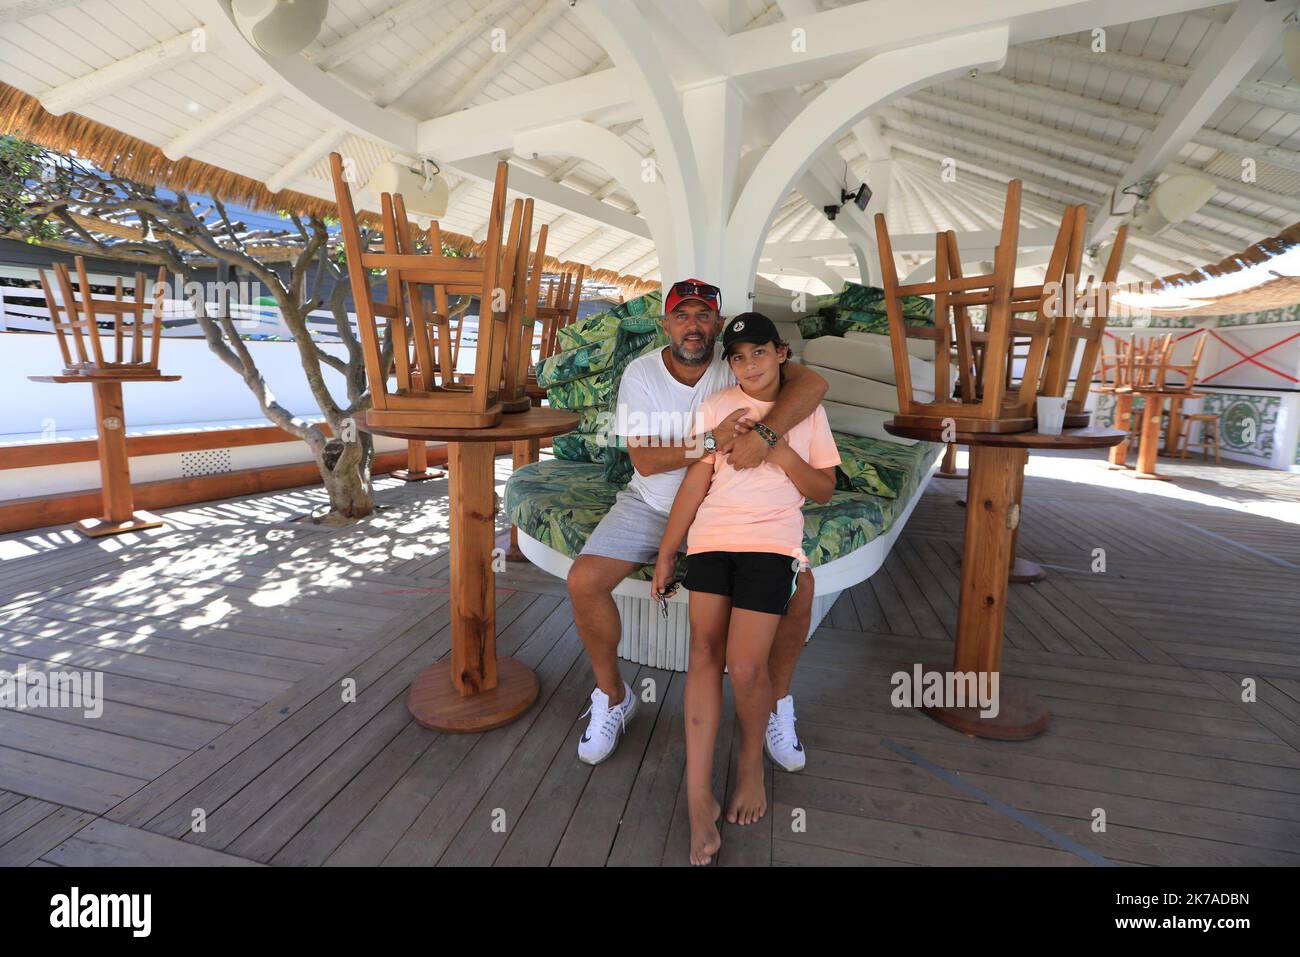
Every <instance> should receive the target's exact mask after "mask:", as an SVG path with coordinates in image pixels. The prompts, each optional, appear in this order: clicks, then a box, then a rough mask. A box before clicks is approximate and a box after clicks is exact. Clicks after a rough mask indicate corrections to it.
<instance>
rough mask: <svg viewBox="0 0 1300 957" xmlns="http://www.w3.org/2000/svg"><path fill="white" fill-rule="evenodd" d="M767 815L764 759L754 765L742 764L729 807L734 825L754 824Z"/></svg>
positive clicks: (728, 816) (728, 818)
mask: <svg viewBox="0 0 1300 957" xmlns="http://www.w3.org/2000/svg"><path fill="white" fill-rule="evenodd" d="M766 813H767V789H766V788H765V787H764V786H763V759H762V758H761V757H760V758H759V759H758V761H756V762H755V763H754V764H753V765H751V766H747V765H746V764H744V763H742V764H741V765H740V767H739V768H737V770H736V791H735V793H734V794H733V795H732V796H731V802H730V804H729V805H728V806H727V820H728V821H730V822H731V823H732V824H753V823H754V822H755V821H757V820H758V819H759V818H761V817H762V816H763V815H764V814H766Z"/></svg>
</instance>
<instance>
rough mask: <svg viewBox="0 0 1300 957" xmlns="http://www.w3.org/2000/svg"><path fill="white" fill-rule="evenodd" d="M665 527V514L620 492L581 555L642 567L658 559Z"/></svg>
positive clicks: (638, 498)
mask: <svg viewBox="0 0 1300 957" xmlns="http://www.w3.org/2000/svg"><path fill="white" fill-rule="evenodd" d="M667 527H668V516H667V515H665V514H664V513H663V512H661V511H659V510H658V509H656V508H652V507H651V506H650V505H648V504H647V503H646V501H645V499H643V498H642V497H641V496H640V495H637V494H636V492H632V491H629V490H627V489H623V490H622V491H621V492H619V493H618V496H617V497H616V498H615V499H614V504H613V505H612V506H611V507H610V510H609V511H608V512H606V513H605V517H604V518H602V519H601V520H600V524H599V525H597V526H596V528H595V530H594V531H593V532H592V533H591V537H590V538H588V539H587V544H585V545H584V546H582V552H581V554H583V555H602V556H604V557H605V558H617V559H621V560H622V561H625V562H637V563H638V564H641V565H645V564H648V563H650V562H653V561H654V560H655V559H657V558H658V557H659V543H660V542H661V541H662V540H663V537H664V529H665V528H667ZM678 550H679V551H680V550H681V549H678Z"/></svg>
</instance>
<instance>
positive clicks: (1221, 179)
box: [883, 107, 1300, 242]
mask: <svg viewBox="0 0 1300 957" xmlns="http://www.w3.org/2000/svg"><path fill="white" fill-rule="evenodd" d="M883 115H884V116H885V121H886V123H887V124H888V125H889V126H890V127H892V128H894V129H898V130H900V131H903V132H905V133H907V134H908V135H909V136H911V137H913V138H916V137H919V138H920V139H921V140H922V141H929V142H930V143H931V144H933V145H932V149H933V150H935V151H937V152H939V153H940V155H945V154H944V151H950V147H949V146H947V145H945V144H944V143H942V142H941V140H942V139H943V138H950V139H954V140H957V141H960V142H965V143H970V144H973V145H975V146H977V147H979V148H981V149H984V150H988V151H990V152H992V153H994V154H996V155H997V156H998V159H997V160H985V159H981V160H975V161H974V162H976V164H977V165H979V166H982V167H983V168H985V169H995V168H997V167H1000V166H1003V167H1005V166H1008V159H1007V157H1014V158H1016V159H1018V160H1020V161H1021V163H1022V164H1023V163H1029V164H1033V165H1035V166H1038V167H1043V168H1044V169H1034V170H1032V172H1030V173H1029V174H1028V175H1027V176H1021V175H1020V174H1019V173H1017V176H1020V178H1023V179H1025V181H1026V182H1029V179H1030V178H1031V177H1032V178H1033V179H1034V180H1035V181H1036V182H1039V183H1059V185H1056V186H1054V187H1053V188H1054V189H1057V190H1058V191H1060V192H1062V193H1074V194H1075V195H1076V196H1077V195H1080V192H1079V191H1080V190H1085V189H1089V188H1086V187H1080V186H1078V185H1077V184H1075V183H1071V182H1068V181H1064V180H1057V175H1058V174H1059V173H1068V174H1070V175H1072V176H1077V177H1078V178H1080V179H1084V180H1087V181H1088V182H1090V183H1097V184H1099V185H1100V186H1102V187H1103V189H1105V188H1108V187H1109V185H1110V184H1113V182H1114V177H1115V175H1116V174H1114V173H1112V172H1109V171H1107V170H1102V169H1098V168H1096V167H1091V166H1086V165H1083V164H1080V163H1074V162H1072V161H1070V160H1065V159H1061V158H1060V157H1057V156H1053V155H1051V154H1050V153H1043V152H1040V151H1038V150H1035V149H1030V148H1029V147H1025V146H1021V145H1019V144H1016V143H1012V142H1010V141H1009V140H1003V139H997V138H995V137H991V136H986V135H984V134H982V133H976V132H974V131H972V130H967V129H964V128H960V127H955V126H948V125H946V124H943V123H938V122H935V121H934V120H927V119H924V118H922V117H919V116H914V115H913V114H910V113H906V112H905V111H903V110H899V109H897V108H894V107H886V108H885V110H884V111H883ZM1134 162H1136V160H1135V161H1134ZM1020 169H1022V170H1024V169H1026V167H1025V166H1023V165H1021V167H1020ZM1165 172H1167V173H1169V174H1174V173H1188V174H1194V175H1196V176H1200V177H1203V178H1205V179H1207V180H1210V181H1211V182H1213V183H1214V185H1215V186H1216V187H1217V188H1218V189H1220V190H1221V191H1223V192H1225V193H1228V194H1230V195H1232V196H1237V197H1239V198H1241V199H1247V200H1251V201H1254V202H1260V203H1265V204H1268V205H1272V206H1280V207H1283V208H1285V209H1293V210H1300V200H1297V199H1296V198H1294V197H1289V196H1285V195H1282V194H1280V193H1273V192H1272V191H1271V190H1264V189H1262V188H1261V187H1259V186H1255V185H1252V184H1249V183H1240V182H1238V181H1237V180H1234V179H1229V178H1227V177H1225V176H1218V175H1216V174H1214V173H1209V172H1206V171H1204V170H1198V169H1194V168H1192V167H1190V166H1185V165H1183V164H1181V163H1168V164H1167V165H1166V167H1165ZM1121 182H1124V181H1123V180H1121ZM1074 201H1075V202H1087V203H1092V204H1098V205H1105V204H1106V203H1107V199H1106V197H1105V196H1104V195H1103V197H1102V198H1101V199H1097V198H1086V197H1085V198H1082V199H1075V200H1074ZM1200 214H1201V215H1203V216H1209V217H1213V218H1216V219H1221V220H1222V221H1224V222H1228V223H1233V224H1234V225H1239V226H1241V227H1242V228H1244V229H1250V230H1257V231H1260V232H1263V233H1264V234H1265V235H1272V233H1273V232H1276V231H1277V230H1278V229H1280V228H1281V226H1280V225H1279V224H1276V223H1271V222H1269V221H1268V220H1264V219H1260V218H1258V217H1253V216H1246V215H1245V214H1242V213H1238V212H1236V211H1235V210H1231V209H1228V208H1226V207H1224V206H1218V205H1213V204H1207V205H1206V206H1204V207H1202V208H1201V210H1200ZM1283 225H1284V224H1283ZM1090 242H1091V240H1090Z"/></svg>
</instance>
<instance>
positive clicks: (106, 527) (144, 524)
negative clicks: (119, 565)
mask: <svg viewBox="0 0 1300 957" xmlns="http://www.w3.org/2000/svg"><path fill="white" fill-rule="evenodd" d="M166 524H167V523H166V522H164V521H163V520H162V519H161V518H159V517H158V516H157V515H155V514H153V513H152V512H135V513H133V514H132V515H131V517H130V518H127V519H123V520H122V521H117V522H114V521H110V520H109V519H106V518H83V519H82V520H81V521H79V522H78V523H77V531H79V532H81V534H83V535H85V536H86V537H87V538H103V537H104V536H106V535H121V534H122V533H123V532H138V531H141V530H142V529H146V528H159V527H161V526H163V525H166Z"/></svg>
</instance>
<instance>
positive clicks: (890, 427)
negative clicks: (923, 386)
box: [885, 422, 1128, 449]
mask: <svg viewBox="0 0 1300 957" xmlns="http://www.w3.org/2000/svg"><path fill="white" fill-rule="evenodd" d="M885 431H886V432H888V433H889V434H890V435H897V436H899V437H900V438H904V439H922V440H924V441H927V442H942V441H944V439H943V433H944V430H943V428H941V427H935V428H921V427H905V426H896V425H894V423H893V422H886V423H885ZM1127 437H1128V433H1127V432H1124V431H1123V430H1121V429H1103V428H1101V427H1100V426H1089V427H1088V428H1086V429H1065V430H1063V431H1062V432H1061V434H1060V435H1042V434H1041V433H1039V432H1037V431H1029V432H958V433H957V435H956V437H955V438H953V440H952V441H954V442H956V443H957V444H959V445H989V446H996V447H999V448H1013V449H1105V448H1110V447H1111V446H1112V445H1119V444H1120V443H1121V442H1123V441H1124V440H1125V439H1126V438H1127Z"/></svg>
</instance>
